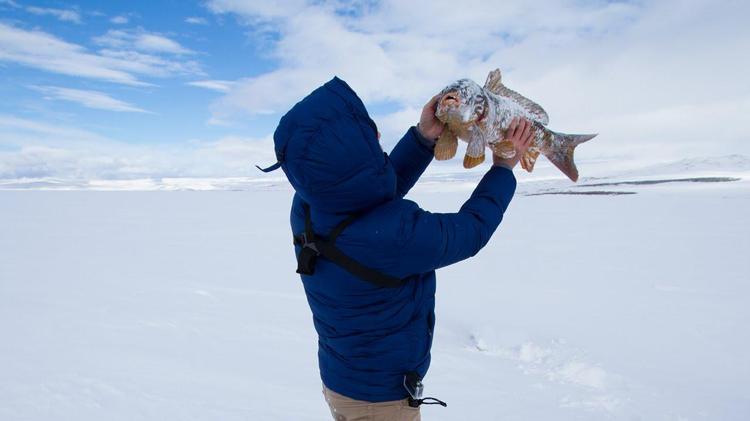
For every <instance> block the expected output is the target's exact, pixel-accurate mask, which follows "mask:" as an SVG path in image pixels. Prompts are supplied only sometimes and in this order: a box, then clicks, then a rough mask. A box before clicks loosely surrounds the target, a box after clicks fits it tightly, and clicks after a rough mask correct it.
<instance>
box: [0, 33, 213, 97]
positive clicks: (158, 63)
mask: <svg viewBox="0 0 750 421" xmlns="http://www.w3.org/2000/svg"><path fill="white" fill-rule="evenodd" d="M147 35H150V34H147ZM113 39H114V38H113ZM135 44H136V43H134V42H133V40H132V39H126V40H124V41H123V44H122V45H118V46H117V48H108V49H104V50H101V51H99V52H96V53H95V52H91V51H89V50H87V49H86V48H85V47H83V46H81V45H78V44H73V43H69V42H66V41H64V40H62V39H60V38H57V37H56V36H54V35H51V34H49V33H46V32H43V31H40V30H25V29H21V28H17V27H15V26H11V25H7V24H4V23H0V61H8V62H13V63H17V64H22V65H25V66H30V67H34V68H37V69H42V70H45V71H48V72H52V73H59V74H64V75H69V76H77V77H83V78H91V79H97V80H105V81H109V82H114V83H120V84H125V85H141V86H143V85H149V83H146V82H144V81H142V80H140V79H139V77H138V76H137V75H142V76H150V77H165V76H171V75H175V74H200V73H201V71H200V65H199V64H198V63H197V62H195V61H189V60H188V61H185V60H179V59H170V58H165V57H162V56H158V55H156V54H147V53H145V52H138V51H133V50H130V48H136V47H135ZM137 44H138V45H140V47H139V48H143V49H144V50H148V51H163V50H175V49H176V50H177V51H179V52H180V54H181V53H182V51H183V49H182V47H181V46H179V44H177V45H174V44H172V43H170V42H164V40H161V39H160V38H158V37H157V38H156V39H154V38H151V37H146V38H145V39H144V40H142V42H140V43H137ZM175 53H177V52H175Z"/></svg>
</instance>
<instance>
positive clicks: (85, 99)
mask: <svg viewBox="0 0 750 421" xmlns="http://www.w3.org/2000/svg"><path fill="white" fill-rule="evenodd" d="M30 88H32V89H34V90H37V91H39V92H41V93H43V94H44V95H45V99H52V100H62V101H70V102H75V103H77V104H80V105H83V106H84V107H88V108H93V109H97V110H108V111H117V112H129V113H150V112H149V111H146V110H144V109H142V108H138V107H136V106H134V105H132V104H129V103H127V102H125V101H120V100H119V99H116V98H113V97H111V96H110V95H108V94H106V93H104V92H99V91H90V90H82V89H72V88H64V87H60V86H30Z"/></svg>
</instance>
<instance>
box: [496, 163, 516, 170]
mask: <svg viewBox="0 0 750 421" xmlns="http://www.w3.org/2000/svg"><path fill="white" fill-rule="evenodd" d="M492 166H493V167H499V168H505V169H506V170H510V171H513V167H510V166H508V165H505V164H492Z"/></svg>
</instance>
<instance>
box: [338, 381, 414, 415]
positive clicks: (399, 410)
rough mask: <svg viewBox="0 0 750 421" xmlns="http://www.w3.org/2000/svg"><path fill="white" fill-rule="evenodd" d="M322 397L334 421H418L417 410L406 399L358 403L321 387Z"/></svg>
mask: <svg viewBox="0 0 750 421" xmlns="http://www.w3.org/2000/svg"><path fill="white" fill-rule="evenodd" d="M323 396H325V398H326V402H328V407H329V408H331V415H333V419H334V420H335V421H420V420H421V419H422V418H421V417H420V415H419V408H412V407H410V406H409V401H408V399H401V400H400V401H388V402H367V401H358V400H356V399H352V398H348V397H346V396H344V395H340V394H338V393H336V392H334V391H333V390H331V389H329V388H327V387H325V385H323Z"/></svg>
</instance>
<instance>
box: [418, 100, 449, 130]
mask: <svg viewBox="0 0 750 421" xmlns="http://www.w3.org/2000/svg"><path fill="white" fill-rule="evenodd" d="M439 99H440V94H437V95H435V96H434V97H432V99H430V100H429V101H428V102H427V104H425V106H424V108H422V116H421V117H419V124H417V130H419V133H420V134H421V135H422V136H424V137H425V138H427V139H430V140H437V138H438V137H440V133H442V132H443V123H442V122H441V121H440V120H438V119H437V118H436V117H435V111H436V110H437V104H438V100H439Z"/></svg>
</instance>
